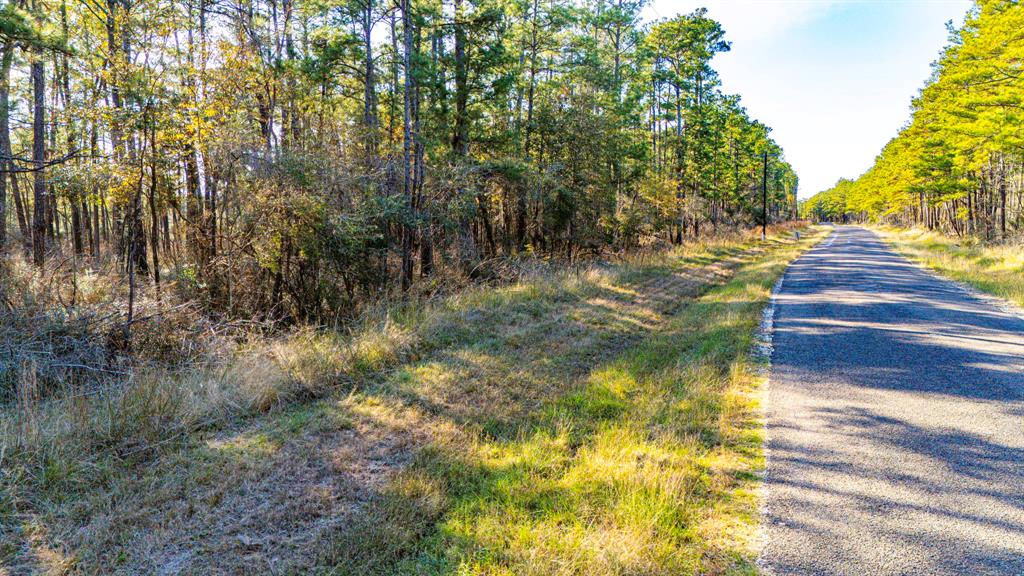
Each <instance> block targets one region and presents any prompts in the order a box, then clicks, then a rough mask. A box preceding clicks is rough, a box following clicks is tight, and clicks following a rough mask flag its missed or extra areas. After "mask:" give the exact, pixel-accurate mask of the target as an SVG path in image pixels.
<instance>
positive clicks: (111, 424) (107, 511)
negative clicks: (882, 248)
mask: <svg viewBox="0 0 1024 576" xmlns="http://www.w3.org/2000/svg"><path fill="white" fill-rule="evenodd" d="M821 235H822V232H821V231H813V232H811V233H808V234H806V235H805V237H804V238H803V239H802V240H799V241H798V240H796V239H795V238H794V236H793V234H792V229H787V228H776V229H774V230H773V231H772V234H771V235H770V237H769V240H768V242H767V243H761V242H759V241H758V240H757V238H756V234H753V233H750V234H743V235H730V236H728V237H725V238H719V239H715V240H710V239H709V240H704V241H700V242H693V243H690V244H687V245H686V246H684V247H680V248H676V249H673V250H671V251H668V252H652V253H640V254H635V255H631V256H628V257H623V258H619V259H617V260H615V261H613V262H610V263H595V264H592V265H584V266H581V267H579V268H570V269H562V270H552V269H537V270H533V271H530V272H527V273H524V275H523V277H522V278H521V280H520V281H518V282H515V283H513V284H510V285H506V286H498V287H494V286H489V287H479V288H474V289H469V290H465V291H460V292H457V293H453V294H451V295H448V296H443V297H433V298H429V297H424V298H423V299H421V300H419V301H416V302H411V301H409V302H406V303H405V304H393V305H390V306H387V307H385V306H381V307H379V308H377V309H375V310H373V311H370V312H367V314H366V316H365V318H364V319H363V320H362V321H361V322H360V323H358V324H353V328H352V329H351V330H349V331H345V332H341V331H333V330H316V331H314V330H299V331H296V332H293V333H291V334H289V335H288V336H281V337H276V338H271V339H264V340H261V341H258V342H254V343H251V344H247V345H242V346H240V347H239V348H238V349H237V350H236V352H235V353H233V354H230V355H226V356H225V358H224V359H222V360H221V361H219V362H213V361H211V362H209V363H208V364H207V365H205V366H203V367H194V368H193V369H192V370H189V371H185V372H174V373H168V372H165V371H160V370H155V369H154V371H152V372H150V371H146V370H143V369H140V370H138V371H137V372H135V373H133V375H132V377H131V378H130V379H128V381H126V382H123V383H121V382H116V383H114V382H112V383H110V385H108V386H104V387H99V388H96V389H95V393H90V394H81V393H79V392H78V391H77V390H76V391H71V390H68V393H67V394H61V393H51V394H50V395H49V396H47V397H39V396H36V395H34V394H33V393H32V392H31V390H32V388H31V386H30V385H29V386H24V385H23V386H21V387H19V390H28V391H29V392H28V393H24V394H21V395H19V397H18V399H17V402H16V403H15V404H14V405H12V406H10V407H8V408H5V409H4V413H3V415H2V420H0V421H2V422H3V429H2V431H0V466H2V469H3V475H2V476H0V490H2V493H0V496H2V505H0V565H3V566H7V567H8V569H9V570H11V571H13V573H23V572H29V573H32V572H39V573H53V574H62V573H96V572H103V573H125V574H128V573H169V574H174V573H181V574H208V573H211V571H213V572H219V573H238V572H241V571H255V572H270V573H309V572H320V573H334V574H394V573H418V574H440V573H446V574H447V573H466V574H580V573H590V574H628V573H632V574H636V573H645V574H658V573H663V574H669V573H673V574H674V573H702V574H746V573H753V572H755V567H754V565H753V557H754V546H755V538H754V533H755V527H756V521H757V518H756V516H757V505H756V498H755V492H754V488H755V486H756V483H757V479H758V476H757V473H758V471H759V470H760V468H761V466H762V458H763V456H762V453H761V428H760V424H759V422H758V411H757V406H758V397H757V385H758V377H757V375H756V372H755V370H754V367H755V364H756V360H755V359H754V358H753V357H752V356H751V345H752V343H753V338H754V334H755V331H756V328H757V325H758V321H759V318H760V312H761V310H762V308H763V306H764V305H765V303H766V300H767V298H768V296H769V293H770V290H771V287H772V285H773V284H774V282H775V281H776V279H777V278H778V276H779V275H780V274H781V273H782V271H783V270H784V269H785V266H786V265H787V263H788V262H789V261H790V260H791V259H792V258H794V257H795V256H796V255H797V254H798V253H799V252H800V251H802V250H803V249H805V248H806V247H807V246H809V245H810V244H812V243H813V242H814V241H816V240H817V239H818V238H820V237H821ZM33 373H34V372H33V371H32V370H28V371H26V372H25V374H27V375H28V376H25V377H26V378H29V377H31V376H30V375H31V374H33ZM111 378H115V376H111Z"/></svg>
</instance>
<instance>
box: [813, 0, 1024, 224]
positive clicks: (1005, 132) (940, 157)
mask: <svg viewBox="0 0 1024 576" xmlns="http://www.w3.org/2000/svg"><path fill="white" fill-rule="evenodd" d="M1022 61H1024V6H1022V5H1021V3H1020V2H1013V1H1008V0H978V1H977V2H976V4H975V7H974V9H973V10H972V11H971V12H970V14H969V15H968V17H967V19H966V21H965V22H964V25H963V26H962V27H961V28H960V29H959V30H955V31H953V32H951V44H950V45H949V46H948V47H947V48H946V49H945V51H944V52H943V53H942V56H941V57H940V58H939V61H938V62H937V63H936V64H935V65H934V73H933V75H932V78H931V80H930V81H929V82H928V84H927V85H926V86H925V88H924V89H923V90H922V91H921V94H920V95H919V96H918V97H917V98H916V99H915V100H914V103H913V111H914V112H913V119H912V121H911V123H910V124H909V125H908V126H907V127H906V128H904V129H903V130H902V131H901V132H900V134H899V136H897V137H896V138H894V139H893V140H892V141H890V142H889V143H888V144H887V145H886V146H885V148H884V149H883V150H882V152H881V154H880V155H879V156H878V158H877V159H876V160H875V164H874V166H872V168H871V169H870V170H868V172H866V173H865V174H864V175H863V176H861V177H860V178H858V179H857V180H855V181H846V180H844V181H840V183H839V184H838V185H837V186H836V187H835V188H833V189H831V190H828V191H825V192H822V193H820V194H818V195H816V196H814V197H813V198H811V199H809V200H808V201H807V202H806V203H805V204H804V211H805V212H806V213H807V214H809V215H815V216H817V217H819V218H829V219H840V218H848V217H855V218H882V219H887V220H891V221H894V222H898V223H900V224H905V225H909V224H918V225H922V226H927V227H928V228H930V229H941V230H943V231H945V232H948V233H952V234H957V235H961V236H963V235H972V236H978V237H981V238H984V239H989V240H994V239H1001V238H1006V237H1008V236H1011V235H1013V234H1015V233H1018V232H1019V231H1021V230H1022V229H1024V185H1022V182H1024V116H1022V107H1024V75H1022V71H1021V62H1022Z"/></svg>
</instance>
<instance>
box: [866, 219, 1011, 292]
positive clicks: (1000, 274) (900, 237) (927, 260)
mask: <svg viewBox="0 0 1024 576" xmlns="http://www.w3.org/2000/svg"><path fill="white" fill-rule="evenodd" d="M874 230H875V231H876V232H878V233H879V234H881V235H882V237H883V238H884V239H885V240H887V241H888V242H889V243H890V244H892V245H893V246H894V247H895V248H896V249H897V250H898V251H899V252H900V253H902V254H903V255H905V256H907V257H909V258H910V259H912V260H914V261H916V262H919V263H920V264H922V265H924V266H926V267H928V268H930V269H932V270H934V271H936V272H938V273H940V274H943V275H945V276H948V277H950V278H952V279H954V280H957V281H959V282H963V283H965V284H969V285H971V286H973V287H974V288H977V289H978V290H981V291H982V292H987V293H989V294H993V295H995V296H999V297H1000V298H1004V299H1006V300H1009V301H1010V302H1013V303H1015V304H1016V305H1017V306H1024V244H1021V243H1020V242H1016V243H1013V242H1011V243H1003V244H986V243H984V242H980V241H978V240H976V239H971V238H967V239H957V238H951V237H949V236H946V235H944V234H940V233H937V232H930V231H928V230H922V229H918V228H914V229H903V228H895V227H890V226H886V227H881V226H879V227H875V228H874Z"/></svg>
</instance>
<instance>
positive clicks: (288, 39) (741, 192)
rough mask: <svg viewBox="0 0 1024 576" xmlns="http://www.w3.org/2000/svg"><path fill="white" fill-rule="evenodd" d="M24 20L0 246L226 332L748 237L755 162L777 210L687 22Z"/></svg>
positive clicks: (376, 6) (7, 60) (74, 6)
mask: <svg viewBox="0 0 1024 576" xmlns="http://www.w3.org/2000/svg"><path fill="white" fill-rule="evenodd" d="M32 2H33V3H32V4H31V5H26V4H17V3H9V4H8V5H6V6H5V7H4V8H3V10H0V155H2V158H0V170H2V171H3V178H0V244H3V243H5V241H6V239H7V237H8V236H13V237H15V238H18V239H20V240H21V242H22V244H23V245H24V246H28V247H30V248H31V254H32V258H33V260H34V261H35V262H36V263H37V264H42V263H43V262H44V260H45V258H46V256H47V254H50V253H54V252H61V253H63V252H67V253H68V254H71V255H73V256H74V258H73V262H74V265H75V266H97V265H98V264H99V263H101V262H104V261H114V262H118V263H119V265H120V269H121V270H122V271H123V273H124V274H125V277H126V278H128V279H129V280H130V282H131V283H132V287H133V290H134V288H135V286H136V284H138V286H139V289H145V290H148V289H150V288H152V289H153V290H156V291H159V290H161V288H163V289H165V290H166V289H173V290H177V291H179V292H181V293H182V294H183V295H184V296H187V297H189V298H198V299H199V300H201V301H202V302H204V303H205V304H206V305H207V306H208V307H209V308H210V309H211V310H215V311H218V312H219V313H223V314H226V315H229V316H232V315H242V314H245V315H251V314H256V315H269V316H272V317H275V318H291V319H320V318H325V317H332V316H334V315H336V314H338V313H339V311H343V310H345V309H347V308H348V307H350V306H351V305H352V304H353V303H355V302H357V301H359V300H360V299H365V298H375V297H377V295H379V294H380V293H381V292H382V291H390V290H397V289H400V288H408V287H409V286H411V285H412V284H413V283H415V282H416V281H417V278H420V277H425V276H431V275H433V274H434V273H435V271H436V270H437V269H438V268H439V267H443V268H445V269H446V270H449V271H454V270H461V271H462V272H463V273H466V274H472V273H475V271H476V270H478V264H479V263H480V262H482V261H485V260H487V259H490V258H493V257H496V256H506V255H515V254H521V253H531V254H545V255H552V256H558V257H568V258H572V257H575V256H576V255H577V254H579V253H580V252H582V251H592V250H597V249H601V248H603V247H606V246H611V247H628V246H634V245H637V244H641V243H645V242H650V241H651V240H655V239H657V238H662V239H663V240H664V241H671V242H685V241H686V240H687V238H690V237H694V236H697V235H699V234H701V233H702V231H703V230H704V229H705V226H710V227H718V226H722V225H730V226H735V225H744V224H750V223H753V222H756V221H759V220H760V217H761V206H760V193H759V190H760V180H761V174H760V159H761V155H762V154H763V153H764V152H765V151H767V152H769V154H770V157H771V158H772V163H771V167H770V180H771V184H770V186H769V189H770V192H771V197H770V210H771V216H772V217H773V218H784V217H789V216H790V208H789V207H790V206H791V204H792V201H793V199H795V193H796V184H797V181H796V177H795V175H794V173H793V171H792V169H791V168H790V167H789V165H788V164H787V163H786V162H785V161H784V159H783V157H782V153H781V150H780V149H779V148H778V146H777V145H776V144H775V143H774V142H773V141H772V140H771V138H770V136H769V130H768V128H767V127H765V126H764V125H762V124H760V123H758V122H756V121H754V120H752V119H750V118H749V117H748V116H747V114H746V112H745V111H744V110H743V108H742V107H741V106H740V104H739V98H738V97H735V96H729V95H726V94H723V93H722V92H721V91H720V89H719V84H718V78H717V74H716V72H715V71H714V69H713V68H712V67H711V61H712V58H713V56H714V55H715V54H716V53H718V52H721V51H724V50H728V49H729V44H728V42H726V41H725V39H724V37H725V34H724V31H723V30H722V29H721V27H720V26H719V25H718V24H717V23H716V22H714V21H713V20H711V19H709V18H708V17H707V15H706V13H705V11H703V10H699V11H696V12H694V13H692V14H688V15H682V16H678V17H676V18H673V19H671V20H665V21H661V22H657V23H654V24H652V25H650V26H646V25H644V24H642V23H641V20H640V11H641V9H642V8H643V3H642V2H641V1H637V0H587V1H585V2H583V3H569V2H564V1H563V0H516V1H513V2H497V1H496V0H399V1H396V2H381V1H380V0H74V1H68V0H32ZM26 73H27V74H28V78H29V79H30V80H31V83H29V82H26V81H24V78H25V75H26ZM30 118H31V121H29V119H30ZM29 189H31V190H32V191H33V193H32V194H31V196H26V192H27V191H28V190H29ZM8 199H11V200H12V203H13V206H14V209H13V211H12V210H8V209H7V206H8V203H7V200H8ZM15 223H16V224H17V229H16V232H14V231H12V230H14V224H15ZM8 232H11V233H10V234H8ZM6 244H7V246H8V248H7V249H15V250H16V249H17V248H16V247H12V246H10V244H11V242H6ZM133 294H134V292H133Z"/></svg>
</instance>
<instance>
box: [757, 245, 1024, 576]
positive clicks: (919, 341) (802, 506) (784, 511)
mask: <svg viewBox="0 0 1024 576" xmlns="http://www.w3.org/2000/svg"><path fill="white" fill-rule="evenodd" d="M776 306H777V307H776V312H775V333H774V350H775V351H774V353H773V356H772V363H773V366H772V374H771V382H770V384H769V389H768V408H767V409H768V437H769V444H768V447H769V453H768V475H767V484H766V506H767V516H766V518H765V531H766V534H765V537H766V544H765V549H764V552H763V556H762V558H761V560H762V565H763V566H764V568H765V571H766V572H767V573H769V574H778V575H785V574H856V575H872V576H873V575H886V574H928V575H944V574H957V575H981V574H1010V575H1014V576H1017V575H1024V320H1021V319H1020V318H1019V317H1016V316H1014V315H1012V314H1009V313H1007V312H1004V311H1002V310H1000V309H999V308H998V307H997V306H994V305H992V304H990V303H988V302H986V301H984V300H981V299H978V298H975V297H973V296H970V295H969V294H967V293H966V292H964V291H962V290H961V289H960V288H958V287H957V286H956V285H954V284H952V283H950V282H946V281H943V280H939V279H937V278H935V277H934V276H932V275H930V274H928V273H926V272H924V271H922V270H921V269H919V268H917V267H916V266H914V265H913V264H911V263H909V262H908V261H907V260H905V259H904V258H902V257H900V256H898V255H897V254H896V253H894V252H893V251H892V250H891V249H890V248H889V247H888V246H887V245H886V244H885V243H884V242H882V241H881V240H880V239H879V238H878V237H877V236H875V235H874V234H873V233H872V232H870V231H868V230H864V229H862V228H856V227H845V226H844V227H837V228H836V230H835V231H834V232H833V234H832V235H831V236H830V237H829V238H828V239H827V240H825V241H824V242H822V243H821V244H819V245H818V246H817V247H815V248H814V249H813V250H811V251H809V252H807V253H806V254H805V255H804V256H803V257H801V258H800V259H799V260H797V261H796V262H795V263H794V264H793V266H792V267H791V268H790V269H789V271H788V272H787V274H786V277H785V281H784V284H783V287H782V290H781V291H780V293H779V296H778V301H777V305H776Z"/></svg>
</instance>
